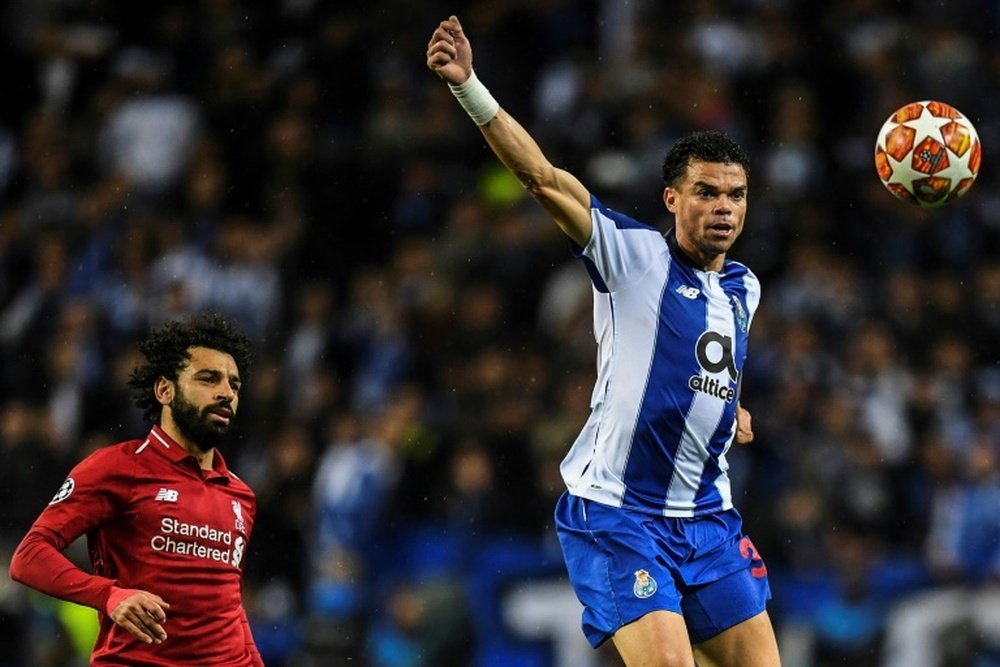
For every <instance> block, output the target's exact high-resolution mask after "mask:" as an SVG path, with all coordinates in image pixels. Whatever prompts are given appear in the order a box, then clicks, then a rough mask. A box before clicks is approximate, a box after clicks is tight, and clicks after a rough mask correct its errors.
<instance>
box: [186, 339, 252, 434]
mask: <svg viewBox="0 0 1000 667" xmlns="http://www.w3.org/2000/svg"><path fill="white" fill-rule="evenodd" d="M190 354H191V360H190V362H189V363H188V365H187V366H186V367H184V369H183V370H181V372H180V373H179V374H178V377H177V391H176V392H175V393H174V397H173V400H172V401H171V402H170V410H171V414H172V415H173V419H174V423H176V424H177V428H178V429H180V431H181V433H183V434H184V435H185V436H186V437H187V438H188V439H189V440H191V441H192V442H193V443H194V444H196V445H197V446H198V447H199V448H201V449H202V450H203V451H208V450H209V449H211V448H212V447H215V446H217V445H218V444H219V443H220V442H222V440H223V439H224V438H225V436H226V434H227V433H228V432H229V429H230V426H231V425H232V421H233V417H235V416H236V408H237V406H238V405H239V398H240V395H239V392H240V376H239V371H238V369H237V368H236V361H235V360H234V359H233V357H232V356H231V355H229V354H226V353H225V352H220V351H219V350H211V349H208V348H205V347H193V348H191V350H190Z"/></svg>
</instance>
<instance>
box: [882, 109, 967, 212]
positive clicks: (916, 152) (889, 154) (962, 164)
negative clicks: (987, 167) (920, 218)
mask: <svg viewBox="0 0 1000 667" xmlns="http://www.w3.org/2000/svg"><path fill="white" fill-rule="evenodd" d="M982 157H983V150H982V146H981V145H980V143H979V134H977V133H976V128H975V127H973V125H972V123H971V122H970V121H969V119H968V118H966V117H965V116H963V115H962V114H961V113H960V112H959V111H958V109H956V108H955V107H953V106H950V105H948V104H945V103H944V102H935V101H930V100H927V101H923V102H911V103H910V104H907V105H905V106H903V107H900V108H899V109H897V110H896V111H895V112H894V113H893V114H892V115H891V116H889V118H888V119H887V120H886V121H885V123H884V124H883V125H882V129H881V130H879V133H878V140H877V141H876V142H875V170H876V171H877V172H878V177H879V178H880V179H882V184H883V185H885V187H886V188H887V189H888V190H889V192H891V193H892V194H894V195H896V196H897V197H899V198H900V199H902V200H904V201H908V202H910V203H912V204H916V205H918V206H923V207H928V208H929V207H934V206H942V205H944V204H947V203H948V202H950V201H954V200H955V199H958V198H959V197H961V196H962V195H964V194H965V193H966V192H968V191H969V188H971V187H972V183H973V182H974V181H975V180H976V175H977V174H978V173H979V164H980V162H981V161H982Z"/></svg>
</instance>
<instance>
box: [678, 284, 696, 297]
mask: <svg viewBox="0 0 1000 667" xmlns="http://www.w3.org/2000/svg"><path fill="white" fill-rule="evenodd" d="M677 293H678V294H680V295H681V296H682V297H684V298H685V299H697V298H698V295H699V294H701V290H700V289H698V288H697V287H688V286H687V285H681V286H680V287H678V288H677Z"/></svg>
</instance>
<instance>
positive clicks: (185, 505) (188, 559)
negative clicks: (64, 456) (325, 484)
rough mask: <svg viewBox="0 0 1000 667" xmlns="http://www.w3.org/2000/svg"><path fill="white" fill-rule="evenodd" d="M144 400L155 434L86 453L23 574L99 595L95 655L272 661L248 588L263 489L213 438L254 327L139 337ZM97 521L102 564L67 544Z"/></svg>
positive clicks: (216, 325) (242, 666)
mask: <svg viewBox="0 0 1000 667" xmlns="http://www.w3.org/2000/svg"><path fill="white" fill-rule="evenodd" d="M140 350H141V351H142V353H143V354H144V355H145V358H146V363H145V364H144V365H142V366H140V367H139V368H137V369H135V371H133V373H132V375H131V377H130V378H129V387H130V389H131V393H132V399H133V401H134V403H135V404H136V405H137V406H139V408H140V409H142V410H143V411H144V414H145V417H146V418H147V419H148V420H149V421H151V422H153V426H152V429H151V430H150V432H149V434H148V435H146V436H145V437H144V438H142V439H138V440H129V441H126V442H122V443H119V444H116V445H111V446H108V447H103V448H101V449H99V450H97V451H96V452H94V453H93V454H91V455H89V456H88V457H87V458H85V459H84V460H83V461H81V462H80V463H79V464H77V465H76V467H74V468H73V470H72V471H71V472H70V474H69V477H67V478H66V481H65V482H63V485H62V487H61V488H60V489H59V491H58V492H57V493H56V495H55V497H54V498H53V499H52V501H51V502H50V503H49V505H48V506H47V507H46V508H45V509H44V511H42V513H41V515H40V516H39V517H38V519H37V520H36V521H35V523H34V524H33V525H32V527H31V529H30V530H29V531H28V534H27V535H26V536H25V537H24V539H23V540H22V541H21V543H20V545H19V546H18V548H17V551H16V552H15V554H14V557H13V559H12V561H11V566H10V576H11V578H13V579H14V580H16V581H19V582H21V583H23V584H26V585H28V586H30V587H32V588H35V589H37V590H39V591H41V592H43V593H46V594H48V595H52V596H54V597H58V598H62V599H64V600H69V601H71V602H75V603H77V604H82V605H86V606H88V607H93V608H95V609H97V611H98V612H99V616H100V633H99V634H98V637H97V642H96V644H95V646H94V650H93V653H92V656H91V664H92V665H123V664H127V665H149V666H158V667H159V666H166V665H212V666H213V667H247V666H256V665H263V664H264V663H263V661H262V660H261V657H260V654H259V652H258V651H257V648H256V645H255V644H254V640H253V636H252V635H251V633H250V625H249V622H248V621H247V616H246V611H245V609H244V608H243V601H242V577H243V565H244V561H245V556H246V553H247V542H248V540H249V538H250V531H251V530H252V528H253V522H254V516H255V512H256V500H255V497H254V493H253V491H251V490H250V487H248V486H247V485H246V484H245V483H243V482H242V481H241V480H240V479H239V478H238V477H237V476H236V475H234V474H233V473H232V472H230V470H229V468H227V467H226V462H225V461H224V460H223V458H222V455H221V454H220V453H219V452H218V450H217V449H216V447H217V446H218V445H219V444H220V443H221V442H222V441H223V440H224V438H225V436H226V434H227V432H228V431H229V430H230V427H231V425H232V422H233V418H234V417H235V415H236V411H237V407H238V406H239V397H240V387H241V384H242V382H243V379H242V377H241V372H242V373H246V372H247V371H248V370H249V365H250V362H251V356H252V355H251V351H250V345H249V342H248V340H247V338H246V337H245V336H244V335H243V334H242V333H241V332H239V331H237V330H236V329H235V328H234V327H233V326H232V324H231V323H230V322H229V321H228V320H227V319H226V318H224V317H222V316H220V315H215V314H210V315H201V316H196V317H193V318H191V319H190V320H187V321H174V322H168V323H167V324H165V325H163V326H162V327H160V328H159V329H157V330H156V331H154V332H153V333H152V334H151V335H150V336H149V338H147V339H146V340H145V341H144V342H143V343H141V344H140ZM84 534H86V536H87V546H88V549H89V552H90V560H91V564H92V566H93V572H92V573H89V572H86V571H84V570H82V569H80V568H79V567H77V566H76V565H74V564H73V563H72V562H71V561H70V560H69V559H68V558H66V556H65V555H63V553H62V552H63V550H64V549H65V548H66V547H67V546H68V545H69V544H70V543H72V542H73V541H74V540H75V539H76V538H78V537H79V536H81V535H84Z"/></svg>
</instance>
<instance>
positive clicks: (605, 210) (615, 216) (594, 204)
mask: <svg viewBox="0 0 1000 667" xmlns="http://www.w3.org/2000/svg"><path fill="white" fill-rule="evenodd" d="M590 209H591V211H593V212H595V213H596V214H597V216H598V219H599V220H605V221H607V222H610V223H613V225H614V227H615V229H619V230H643V231H649V232H653V233H655V234H656V235H660V230H658V229H657V228H656V227H654V226H653V225H650V224H647V223H645V222H642V221H641V220H636V219H635V218H633V217H632V216H630V215H628V214H626V213H622V212H621V211H617V210H615V209H613V208H609V207H608V206H605V205H604V203H603V202H601V200H600V199H598V198H597V197H596V196H595V195H593V194H591V195H590Z"/></svg>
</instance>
